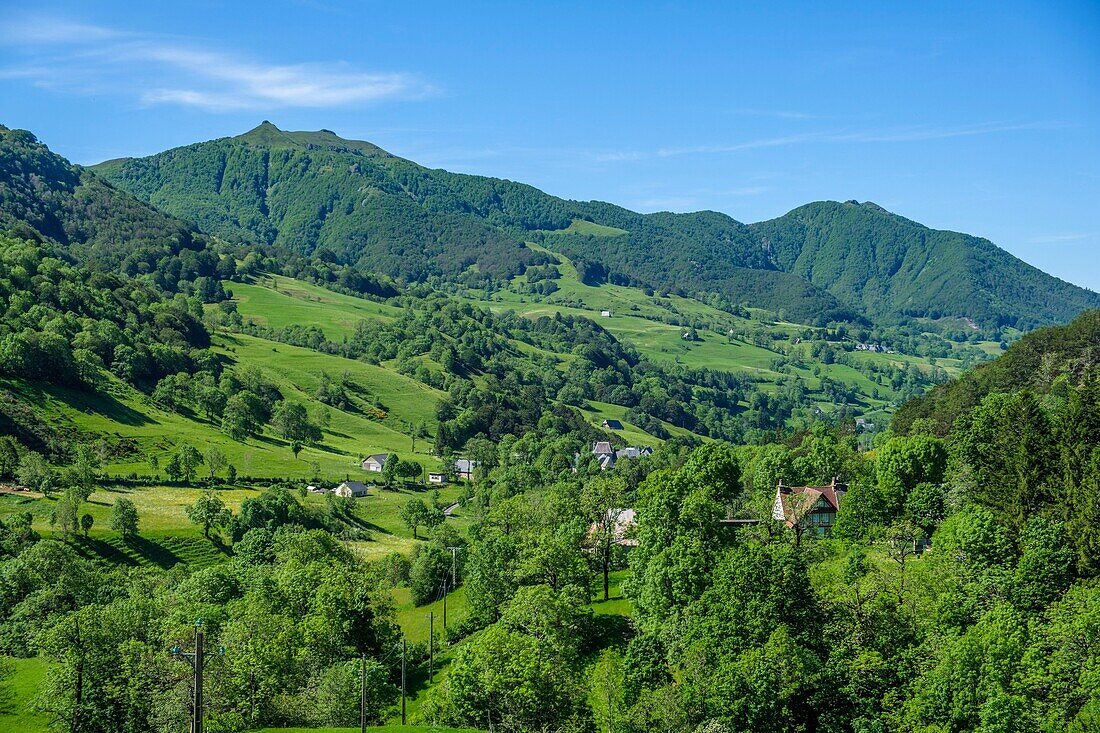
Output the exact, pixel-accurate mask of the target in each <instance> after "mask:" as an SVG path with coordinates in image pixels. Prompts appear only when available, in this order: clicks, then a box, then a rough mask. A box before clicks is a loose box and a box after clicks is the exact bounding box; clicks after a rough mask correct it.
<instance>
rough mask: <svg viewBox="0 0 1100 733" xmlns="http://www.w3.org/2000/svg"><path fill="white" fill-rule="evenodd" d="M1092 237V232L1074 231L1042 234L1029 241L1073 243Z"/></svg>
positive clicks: (1037, 242)
mask: <svg viewBox="0 0 1100 733" xmlns="http://www.w3.org/2000/svg"><path fill="white" fill-rule="evenodd" d="M1092 237H1093V235H1092V234H1087V233H1084V232H1073V233H1069V234H1041V235H1039V236H1037V237H1032V238H1031V239H1029V240H1027V241H1028V242H1029V243H1031V244H1072V243H1074V242H1083V241H1085V240H1088V239H1091V238H1092Z"/></svg>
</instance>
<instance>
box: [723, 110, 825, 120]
mask: <svg viewBox="0 0 1100 733" xmlns="http://www.w3.org/2000/svg"><path fill="white" fill-rule="evenodd" d="M733 114H735V115H740V116H742V117H772V118H774V119H777V120H821V119H825V116H824V115H815V114H810V113H809V112H795V111H792V110H787V109H757V108H748V109H735V110H733Z"/></svg>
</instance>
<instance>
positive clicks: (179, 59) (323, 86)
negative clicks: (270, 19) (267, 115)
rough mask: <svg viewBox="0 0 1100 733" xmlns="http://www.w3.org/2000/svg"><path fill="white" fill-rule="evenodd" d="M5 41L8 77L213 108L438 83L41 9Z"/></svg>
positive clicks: (384, 93) (2, 36)
mask: <svg viewBox="0 0 1100 733" xmlns="http://www.w3.org/2000/svg"><path fill="white" fill-rule="evenodd" d="M0 45H3V46H7V47H9V48H10V49H11V50H12V51H13V52H14V53H15V54H16V55H18V56H20V60H19V61H16V62H14V63H9V64H8V65H6V66H3V67H0V77H4V78H9V79H12V78H18V79H26V80H28V81H30V82H31V83H34V84H36V85H37V86H39V87H42V88H47V89H52V90H55V91H59V92H67V93H73V94H118V95H122V96H129V97H131V98H133V99H134V100H135V101H136V102H137V103H139V104H142V105H160V104H174V105H180V106H186V107H197V108H200V109H205V110H209V111H215V112H220V111H234V110H253V109H255V110H259V109H272V108H280V107H313V108H318V107H342V106H350V105H355V104H367V103H371V102H379V101H383V100H409V99H419V98H423V97H426V96H429V95H431V94H433V93H434V92H435V91H436V90H435V88H434V87H433V86H432V85H431V84H429V83H427V82H425V81H424V80H422V79H421V78H419V77H418V76H417V75H415V74H411V73H407V72H395V71H367V70H363V69H359V68H356V67H354V66H352V65H350V64H348V63H345V62H331V63H321V62H308V63H298V64H279V63H273V62H270V61H265V60H261V59H255V58H248V57H245V56H242V55H239V54H236V53H230V52H227V51H223V50H220V49H217V48H213V47H211V46H210V45H209V44H204V43H200V42H198V41H195V40H191V39H181V38H178V37H172V36H157V35H152V34H146V33H132V32H127V31H122V30H118V29H114V28H107V27H103V26H96V25H89V24H85V23H78V22H72V21H68V20H65V19H55V18H44V17H38V16H29V17H22V18H17V19H13V20H9V21H7V22H0Z"/></svg>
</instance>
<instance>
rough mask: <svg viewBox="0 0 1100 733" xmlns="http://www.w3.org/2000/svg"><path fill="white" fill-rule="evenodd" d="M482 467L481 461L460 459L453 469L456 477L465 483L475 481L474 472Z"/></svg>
mask: <svg viewBox="0 0 1100 733" xmlns="http://www.w3.org/2000/svg"><path fill="white" fill-rule="evenodd" d="M479 465H481V463H480V462H479V461H471V460H469V459H466V458H459V459H457V460H456V461H455V462H454V465H453V466H452V469H453V471H454V475H455V476H457V477H458V478H460V479H463V480H465V481H473V480H474V471H475V470H476V469H477V467H478V466H479Z"/></svg>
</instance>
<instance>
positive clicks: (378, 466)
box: [361, 453, 390, 473]
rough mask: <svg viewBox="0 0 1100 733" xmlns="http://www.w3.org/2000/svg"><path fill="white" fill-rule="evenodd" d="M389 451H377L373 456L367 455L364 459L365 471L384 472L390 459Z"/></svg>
mask: <svg viewBox="0 0 1100 733" xmlns="http://www.w3.org/2000/svg"><path fill="white" fill-rule="evenodd" d="M389 457H390V454H389V453H376V454H375V455H373V456H367V457H366V458H365V459H363V463H362V464H361V465H362V466H363V470H364V471H370V472H371V473H382V469H383V468H385V467H386V461H387V460H389Z"/></svg>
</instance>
